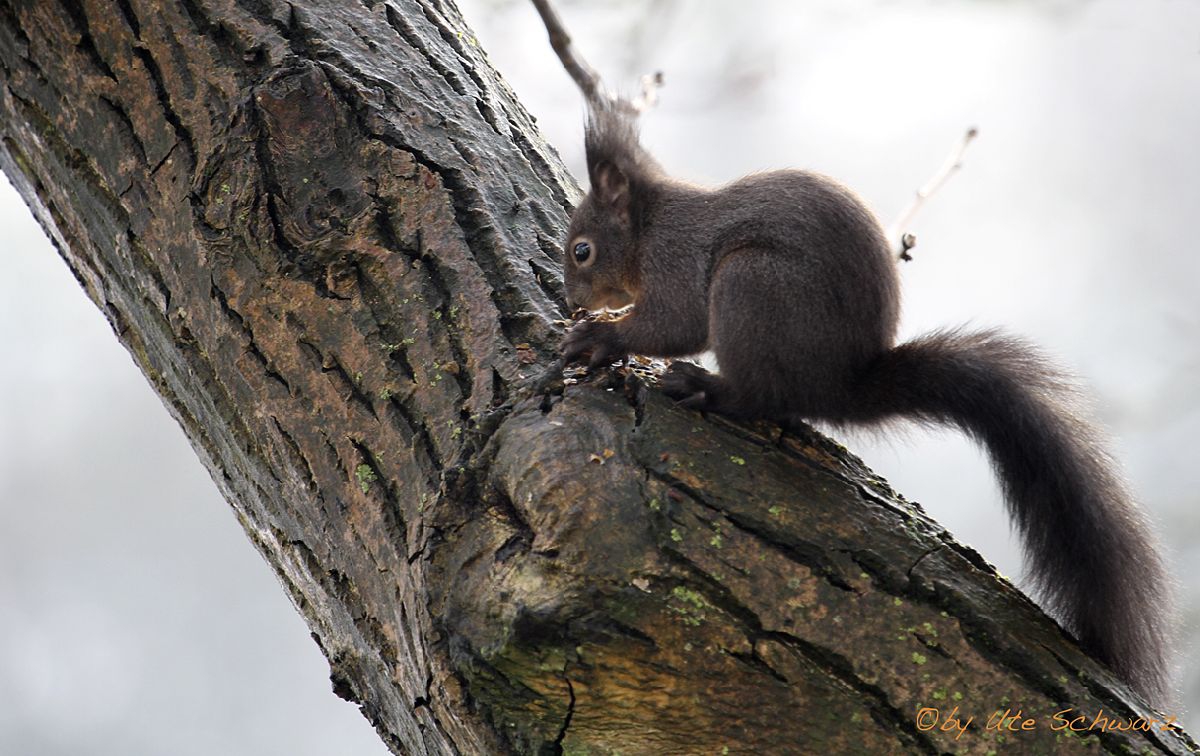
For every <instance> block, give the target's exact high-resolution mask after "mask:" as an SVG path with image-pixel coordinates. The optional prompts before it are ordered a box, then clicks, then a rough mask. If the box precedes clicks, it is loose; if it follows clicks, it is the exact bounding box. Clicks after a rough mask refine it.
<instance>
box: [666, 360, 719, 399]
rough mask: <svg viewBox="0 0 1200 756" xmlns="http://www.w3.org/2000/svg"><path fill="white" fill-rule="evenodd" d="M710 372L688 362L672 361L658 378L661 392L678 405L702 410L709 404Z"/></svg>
mask: <svg viewBox="0 0 1200 756" xmlns="http://www.w3.org/2000/svg"><path fill="white" fill-rule="evenodd" d="M712 378H713V376H712V374H711V373H709V372H708V371H707V370H705V369H704V368H702V367H700V366H699V365H694V364H692V363H690V362H672V363H671V367H669V368H667V372H665V373H663V375H662V377H660V378H659V379H658V385H659V386H660V387H661V388H662V390H663V393H664V394H666V395H667V396H669V397H671V398H672V399H674V400H675V401H676V402H677V403H678V404H679V405H680V406H683V407H688V408H689V409H697V410H703V409H706V408H707V407H708V405H709V394H708V392H709V389H710V388H711V384H712Z"/></svg>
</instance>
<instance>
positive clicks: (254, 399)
mask: <svg viewBox="0 0 1200 756" xmlns="http://www.w3.org/2000/svg"><path fill="white" fill-rule="evenodd" d="M0 118H2V119H3V121H2V125H0V136H2V140H3V148H2V149H0V165H2V166H3V169H4V170H5V172H6V173H7V174H8V175H9V177H10V178H11V179H12V180H13V182H14V183H15V184H16V185H17V187H18V189H19V190H20V192H21V193H22V195H23V196H24V197H25V199H26V201H27V202H28V203H29V205H30V207H31V208H32V209H33V211H34V214H35V215H36V216H37V218H38V220H39V221H40V222H41V224H42V226H43V227H44V228H45V230H46V232H47V234H48V235H49V236H50V238H51V239H52V240H53V242H54V244H55V245H56V246H57V248H58V250H59V251H60V253H61V254H62V256H63V258H64V259H65V260H66V261H67V263H68V264H69V265H70V267H71V269H72V270H73V271H74V273H75V275H76V277H77V278H78V279H79V282H80V283H81V285H82V286H83V287H84V288H85V289H86V290H87V293H88V295H89V296H90V297H91V298H92V300H93V301H95V303H96V304H97V306H98V307H100V308H101V309H102V310H103V312H104V313H105V315H106V316H107V317H108V319H109V321H110V322H111V323H112V326H113V329H114V331H115V332H116V334H117V336H118V337H119V338H120V339H121V341H122V343H124V344H125V345H126V346H127V348H128V349H129V351H130V353H131V354H132V355H133V357H134V359H135V360H136V361H137V363H138V364H139V365H140V366H141V368H142V370H143V371H144V372H145V374H146V376H147V378H148V379H149V380H150V381H151V382H152V384H153V385H154V387H155V389H156V390H157V391H158V392H159V394H160V395H161V396H162V398H163V401H164V403H165V404H166V406H167V408H168V409H169V410H170V412H171V413H172V414H173V415H174V416H175V417H176V419H177V420H178V421H179V423H180V425H181V426H182V427H183V428H184V430H185V431H186V433H187V435H188V437H189V438H190V439H191V441H192V444H193V446H194V447H195V449H196V452H197V453H198V454H199V455H200V457H201V458H202V459H203V461H204V463H205V465H207V467H208V469H209V470H210V471H211V472H212V476H213V479H214V480H215V481H216V483H217V485H218V486H219V487H220V489H221V491H222V493H223V494H224V495H225V497H226V498H227V500H228V501H229V502H230V504H231V505H232V507H233V509H234V511H235V513H236V515H237V517H238V518H239V520H240V521H241V523H242V525H243V527H244V528H245V531H246V533H247V534H248V535H249V536H250V538H251V540H252V541H253V542H254V544H255V546H256V547H257V548H258V549H259V551H261V553H262V554H263V555H264V556H265V557H266V559H267V560H268V561H269V562H270V563H271V565H272V566H273V567H274V569H275V570H276V572H277V573H278V575H279V577H280V579H281V581H282V583H283V585H284V586H285V587H286V588H287V590H288V591H289V592H290V594H291V596H292V598H293V600H294V601H295V604H296V606H297V607H298V609H299V610H300V611H301V612H302V613H303V615H304V616H305V618H306V619H307V621H308V623H309V625H310V627H311V628H312V631H313V637H314V639H316V641H317V642H318V643H319V644H320V645H321V648H322V649H323V651H324V652H325V654H326V655H327V656H328V658H329V661H330V666H331V670H332V674H331V676H332V680H333V684H334V690H335V692H336V693H338V695H341V696H343V697H345V698H349V699H352V700H354V701H357V702H359V703H360V704H361V706H362V710H363V712H364V714H365V715H366V716H367V717H368V718H369V719H370V721H371V722H372V723H373V724H374V725H375V727H376V728H377V729H378V731H379V733H380V735H381V737H382V738H383V739H384V740H385V741H386V742H387V743H388V745H389V746H390V747H391V748H392V750H394V751H395V752H396V753H467V754H475V753H503V752H510V751H517V752H539V751H540V752H572V753H616V752H620V753H625V754H631V753H653V754H666V753H725V752H728V753H785V752H791V753H797V752H814V753H842V752H845V753H849V752H870V753H894V752H899V751H912V752H929V753H933V752H943V751H951V750H955V749H959V750H962V751H964V752H965V751H970V752H980V753H983V752H987V751H989V750H993V749H998V748H1000V747H1001V744H1003V743H1005V742H1007V743H1008V744H1010V745H1015V744H1019V746H1018V747H1019V749H1020V751H1021V752H1029V753H1034V752H1045V753H1049V752H1056V753H1059V752H1061V753H1068V752H1075V751H1085V750H1089V751H1096V750H1109V751H1114V752H1139V753H1140V752H1143V751H1144V750H1152V751H1157V750H1162V751H1167V752H1171V753H1185V752H1191V751H1193V750H1194V748H1195V745H1194V744H1193V743H1192V741H1190V740H1189V739H1187V738H1186V736H1183V735H1181V734H1177V733H1173V732H1165V731H1161V730H1159V729H1158V728H1157V727H1155V728H1153V729H1152V730H1151V731H1149V732H1120V733H1119V732H1097V731H1093V732H1091V733H1090V734H1089V733H1080V734H1079V735H1075V736H1072V735H1071V734H1070V733H1064V732H1061V731H1060V732H1055V731H1054V730H1053V729H1051V726H1050V725H1051V724H1053V723H1052V721H1051V720H1050V717H1051V715H1052V714H1053V713H1054V712H1057V711H1060V710H1063V709H1067V708H1074V709H1075V710H1076V712H1078V713H1080V714H1083V715H1086V716H1088V717H1091V716H1094V715H1096V714H1098V713H1099V712H1100V711H1101V710H1103V711H1104V713H1105V714H1107V715H1109V716H1112V717H1116V718H1120V719H1125V718H1132V717H1137V716H1139V715H1140V714H1143V713H1144V709H1143V707H1142V706H1141V705H1140V704H1139V703H1137V702H1136V700H1135V699H1134V698H1133V697H1132V696H1131V695H1130V694H1128V693H1127V692H1125V690H1124V689H1123V687H1122V686H1121V685H1120V684H1118V683H1116V682H1115V681H1114V679H1113V677H1112V675H1111V674H1110V673H1109V672H1108V671H1106V670H1105V669H1103V668H1102V667H1100V666H1098V665H1097V664H1096V663H1095V662H1093V661H1091V660H1090V659H1088V658H1086V657H1085V656H1084V655H1083V654H1082V653H1081V652H1080V651H1079V650H1078V649H1077V648H1076V647H1075V646H1074V645H1073V644H1072V643H1071V642H1070V640H1069V639H1067V638H1066V637H1065V636H1064V635H1063V634H1062V633H1061V631H1060V630H1059V629H1058V628H1057V626H1056V625H1055V624H1054V623H1053V622H1052V621H1050V620H1049V619H1047V618H1046V617H1045V616H1044V615H1043V614H1042V613H1041V612H1040V611H1039V610H1038V609H1037V608H1036V607H1035V606H1034V605H1033V604H1031V603H1030V602H1029V601H1028V600H1026V599H1025V598H1024V597H1023V596H1022V595H1021V594H1020V593H1019V592H1018V591H1016V590H1015V589H1014V588H1013V587H1012V586H1011V585H1009V584H1008V583H1007V582H1005V581H1004V580H1002V579H1000V578H998V577H997V576H996V575H995V573H994V571H993V570H992V569H991V568H990V567H989V566H988V565H987V564H986V563H984V562H983V560H981V559H980V558H979V557H978V556H977V555H976V554H974V553H973V552H972V551H970V550H969V549H967V548H964V547H962V546H960V545H958V544H956V543H955V542H954V541H953V540H952V539H950V538H949V537H948V536H947V535H946V534H945V532H944V531H942V530H941V529H940V528H938V527H937V526H936V525H935V524H934V523H932V522H931V521H930V520H929V519H927V518H926V517H925V516H924V515H923V514H922V513H921V512H920V511H919V509H918V508H916V507H915V506H913V505H910V504H908V503H906V502H905V501H904V500H903V499H901V498H900V497H899V496H897V495H896V494H895V493H894V492H892V491H891V490H890V489H889V488H888V487H887V486H886V484H884V483H883V482H882V481H880V480H878V479H877V478H875V477H874V476H872V475H871V474H870V473H869V472H868V471H867V470H865V469H863V468H862V466H861V465H860V464H859V463H858V462H856V461H855V460H854V459H853V458H852V457H851V456H850V455H848V454H847V453H846V452H845V451H844V450H843V449H841V448H840V447H837V446H835V445H833V444H832V443H830V442H828V441H825V440H823V439H822V438H820V437H819V436H816V435H815V434H811V433H809V432H807V431H804V430H798V431H796V432H794V433H791V434H786V435H785V434H781V433H779V431H778V430H777V429H771V428H767V427H755V428H746V427H740V426H735V425H731V424H727V423H723V422H721V421H717V420H711V419H705V418H702V417H700V416H699V415H696V414H694V413H689V412H686V411H682V410H679V409H676V408H674V407H673V406H671V405H670V403H669V402H667V401H665V400H664V399H663V398H662V397H661V396H660V395H659V394H658V393H657V392H656V391H654V390H653V389H651V390H646V389H644V388H642V387H641V386H640V385H639V384H637V383H636V382H633V381H631V382H628V383H622V382H621V381H619V380H616V379H615V378H613V377H612V376H609V377H608V378H605V379H602V380H600V381H598V382H590V383H589V382H585V383H581V384H578V385H569V386H566V387H565V388H564V387H563V386H562V385H561V383H554V382H551V383H549V384H546V383H545V382H539V381H538V379H539V377H540V376H542V375H543V373H544V372H545V370H546V369H547V367H548V366H550V365H551V364H552V362H553V359H554V356H555V347H556V344H557V342H558V340H559V339H560V338H561V334H562V331H561V327H560V325H559V324H557V323H556V322H555V319H556V318H559V317H561V315H562V309H563V307H562V298H561V278H560V267H561V266H560V253H559V250H558V241H559V240H560V238H561V236H562V234H563V231H564V224H565V218H566V213H567V211H568V209H569V206H570V205H571V202H572V200H573V198H574V197H575V196H576V191H577V190H576V188H575V185H574V184H573V182H572V181H571V179H570V178H569V177H568V176H567V175H566V173H565V171H564V170H563V168H562V166H561V164H560V162H559V160H558V158H557V156H556V155H555V153H554V152H553V151H552V150H551V149H550V148H548V147H547V146H546V145H545V144H544V143H543V141H542V140H541V138H540V137H539V136H538V134H537V131H536V129H535V128H534V126H533V124H532V120H531V119H530V118H529V116H528V115H527V114H526V113H525V112H524V110H522V108H521V106H520V105H519V103H518V102H517V101H516V99H515V98H514V96H513V95H512V93H511V91H510V90H509V89H508V88H507V87H506V86H505V85H504V83H503V82H502V81H501V80H500V79H499V77H498V76H497V75H496V73H495V72H494V71H493V70H492V69H491V68H490V66H489V65H488V63H487V62H486V60H485V59H484V57H483V54H482V52H481V51H480V50H479V48H478V47H477V45H476V43H475V40H474V38H473V36H472V35H471V32H470V30H469V29H468V28H466V26H465V25H464V24H463V22H462V20H461V18H460V17H459V15H458V12H457V10H456V9H455V8H454V7H453V5H451V4H450V3H447V2H442V1H441V0H388V2H378V1H371V0H364V1H363V2H362V3H359V2H355V1H353V0H292V1H291V2H282V1H277V0H236V1H235V0H181V1H180V2H178V3H175V2H154V1H153V0H117V1H116V2H115V3H112V2H108V1H107V0H86V1H85V2H82V3H76V2H60V1H59V0H43V1H41V2H32V1H30V2H13V1H12V0H0ZM97 400H101V398H97ZM214 609H216V608H214ZM923 706H929V707H942V709H943V710H944V711H948V710H950V709H951V708H953V707H954V706H958V707H959V708H958V716H959V717H962V718H963V719H965V718H966V717H967V716H975V717H976V718H977V719H976V722H975V723H974V725H973V726H972V728H971V729H970V730H968V732H967V733H966V734H965V735H963V736H962V737H961V739H957V740H956V739H955V737H954V736H955V733H954V732H942V731H939V730H937V729H935V730H932V731H921V730H920V729H919V728H918V726H917V712H918V709H919V708H921V707H923ZM1006 708H1011V709H1012V713H1014V714H1015V713H1017V711H1018V710H1019V711H1021V712H1022V713H1023V715H1024V716H1032V717H1037V718H1038V720H1039V724H1038V726H1037V727H1036V729H1034V730H1032V731H1028V732H1018V733H1011V732H1010V733H1003V732H999V731H986V730H985V729H984V722H985V720H986V719H987V717H988V716H989V715H990V714H991V713H992V712H993V711H995V710H1004V709H1006ZM1089 721H1090V720H1089Z"/></svg>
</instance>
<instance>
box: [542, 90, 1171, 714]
mask: <svg viewBox="0 0 1200 756" xmlns="http://www.w3.org/2000/svg"><path fill="white" fill-rule="evenodd" d="M585 146H586V152H587V168H588V177H589V179H590V181H591V190H590V192H589V193H588V195H587V196H586V197H585V198H584V199H583V201H582V202H581V203H580V205H579V207H578V208H577V209H576V210H575V212H574V215H573V216H572V218H571V225H570V230H569V233H568V236H567V244H566V263H565V274H566V291H567V303H568V305H569V306H570V307H571V308H572V309H574V308H576V307H584V308H587V309H589V310H597V309H601V308H609V309H615V308H620V307H624V306H626V305H629V304H632V305H634V307H633V309H632V311H631V312H630V313H629V314H627V315H625V316H624V317H622V318H620V319H619V320H615V321H608V322H604V321H584V322H581V323H579V324H577V325H576V326H575V327H574V328H572V330H571V331H570V333H569V334H568V336H567V338H566V340H565V342H564V344H563V356H564V358H565V360H566V362H567V363H568V364H570V363H571V362H573V361H577V360H578V359H579V358H580V357H581V356H583V355H584V354H586V353H589V352H590V354H591V357H590V360H589V366H590V367H597V366H601V365H607V364H611V363H612V362H613V361H615V360H617V359H620V358H622V357H624V356H626V355H628V354H631V353H632V354H641V355H647V356H657V357H682V356H688V355H694V354H698V353H700V352H703V351H705V350H712V351H713V352H714V353H715V355H716V359H717V363H718V365H719V368H720V374H719V375H714V374H712V373H709V372H707V371H705V370H704V369H703V368H700V367H698V366H696V365H693V364H690V363H687V362H675V363H673V364H672V365H671V367H670V369H669V370H668V371H667V373H666V374H665V375H664V376H663V379H662V382H661V383H662V387H663V390H664V391H665V392H666V393H667V394H668V395H669V396H671V397H673V398H676V399H678V400H679V401H680V402H681V403H682V404H684V405H686V406H689V407H693V408H696V409H700V410H705V411H709V412H717V413H721V414H724V415H728V416H733V417H740V418H765V419H770V420H785V421H786V420H790V419H793V418H795V419H806V420H817V421H822V422H826V423H831V424H834V425H875V424H880V423H886V422H888V421H893V420H902V419H908V420H915V421H917V422H919V423H927V424H949V425H954V426H957V427H958V428H960V429H961V430H962V431H964V432H965V433H967V434H968V435H969V436H971V437H972V438H973V439H974V440H976V441H978V442H979V443H981V444H982V445H983V446H984V447H985V448H986V449H987V451H988V452H989V454H990V457H991V460H992V464H993V466H994V467H995V469H996V472H997V474H998V476H999V478H1000V481H1001V483H1002V486H1003V490H1004V494H1005V498H1006V501H1007V508H1008V511H1009V513H1010V515H1011V517H1012V518H1013V521H1014V523H1015V525H1016V527H1017V529H1018V531H1019V532H1020V533H1021V535H1022V537H1023V543H1024V551H1025V554H1026V559H1027V561H1028V562H1029V567H1030V573H1031V576H1032V583H1033V587H1034V588H1035V589H1036V590H1037V592H1038V594H1039V595H1040V597H1041V599H1042V602H1043V604H1044V605H1045V606H1046V607H1047V608H1048V609H1049V610H1050V611H1051V613H1053V614H1054V615H1055V616H1056V617H1057V618H1058V619H1059V620H1060V621H1061V622H1062V624H1063V625H1064V626H1065V627H1066V628H1067V630H1068V631H1070V632H1071V633H1072V634H1073V635H1074V636H1075V637H1076V638H1077V639H1078V640H1079V643H1080V644H1081V646H1082V647H1083V648H1084V649H1086V650H1087V651H1088V652H1089V653H1091V654H1092V655H1093V656H1095V657H1096V658H1098V659H1100V660H1101V661H1103V662H1105V663H1107V664H1108V665H1109V666H1110V667H1112V668H1113V669H1114V670H1115V671H1116V672H1117V673H1118V675H1119V676H1120V677H1122V678H1123V679H1124V680H1126V681H1127V682H1128V683H1129V684H1130V685H1131V686H1132V687H1134V688H1135V689H1136V690H1138V691H1139V692H1140V693H1142V694H1143V695H1144V696H1145V697H1146V698H1147V699H1149V700H1151V701H1157V702H1162V701H1163V699H1164V697H1165V696H1166V694H1167V688H1168V677H1169V673H1168V668H1167V662H1166V658H1165V656H1166V645H1167V642H1168V636H1169V625H1170V621H1169V619H1168V617H1169V615H1170V612H1169V598H1170V595H1169V594H1170V590H1169V582H1168V580H1167V577H1166V575H1165V571H1164V568H1163V565H1162V562H1161V560H1160V558H1159V555H1158V551H1157V548H1156V546H1155V544H1154V540H1153V538H1152V537H1151V534H1150V531H1149V529H1148V527H1147V525H1146V523H1145V522H1144V520H1143V518H1142V515H1141V514H1140V512H1139V511H1138V508H1137V506H1136V505H1135V504H1134V502H1133V501H1132V499H1131V497H1130V495H1129V494H1128V493H1127V491H1126V490H1125V487H1124V485H1123V484H1122V482H1121V480H1120V479H1119V477H1118V476H1117V474H1115V473H1114V472H1113V470H1114V464H1113V462H1112V461H1111V459H1110V458H1109V457H1108V456H1107V454H1106V452H1105V451H1104V440H1103V437H1102V435H1101V434H1100V433H1099V432H1098V431H1097V430H1096V429H1095V428H1093V427H1092V426H1091V425H1089V424H1088V423H1087V422H1086V421H1085V420H1083V419H1081V418H1080V416H1079V414H1078V412H1077V411H1076V410H1075V409H1074V407H1073V406H1072V396H1073V394H1072V389H1071V387H1070V385H1069V382H1068V381H1067V380H1066V379H1065V378H1064V377H1063V376H1062V374H1061V373H1059V372H1058V371H1057V370H1056V369H1055V368H1053V367H1052V366H1051V365H1049V364H1048V363H1047V362H1046V360H1045V359H1044V358H1043V357H1042V356H1040V355H1039V354H1038V352H1036V351H1035V350H1034V349H1032V348H1031V347H1030V346H1028V345H1027V344H1025V343H1024V342H1022V341H1020V340H1019V339H1016V338H1013V337H1011V336H1007V335H1004V334H1002V333H1000V332H998V331H981V332H974V333H973V332H968V331H963V330H946V331H940V332H936V333H932V334H929V335H926V336H923V337H921V338H918V339H915V340H913V341H909V342H907V343H904V344H900V345H897V344H896V327H897V321H898V318H899V313H900V295H899V282H898V278H897V270H896V261H895V257H894V256H893V254H892V252H891V250H890V248H889V245H888V243H887V241H886V239H885V236H884V232H883V230H882V228H881V227H880V225H879V223H878V221H877V220H876V218H875V217H874V215H873V214H872V213H871V212H870V211H869V210H868V209H867V208H866V207H864V205H863V203H862V201H861V200H860V199H859V198H858V197H857V196H855V195H854V194H853V193H852V192H851V191H849V190H848V189H846V188H844V187H843V186H841V185H840V184H838V183H837V182H835V181H833V180H832V179H829V178H826V177H824V176H820V175H816V174H813V173H807V172H803V171H796V170H785V171H775V172H771V173H762V174H757V175H752V176H749V177H747V178H743V179H741V180H738V181H735V182H733V183H731V184H729V185H727V186H724V187H721V188H719V189H715V190H714V189H705V188H700V187H696V186H690V185H688V184H685V183H682V182H680V181H676V180H673V179H671V178H670V177H669V176H667V175H665V173H664V172H663V170H662V169H661V167H660V166H659V165H658V163H657V162H656V161H655V160H654V159H653V158H652V157H651V156H650V155H649V154H648V153H647V152H646V151H645V150H644V149H643V148H642V147H641V145H640V144H639V142H638V135H637V130H636V125H635V122H634V119H633V117H631V116H630V115H629V114H627V113H625V112H622V111H621V110H619V109H618V108H616V107H612V106H606V105H604V104H593V105H592V106H591V108H590V115H589V119H588V123H587V126H586V140H585Z"/></svg>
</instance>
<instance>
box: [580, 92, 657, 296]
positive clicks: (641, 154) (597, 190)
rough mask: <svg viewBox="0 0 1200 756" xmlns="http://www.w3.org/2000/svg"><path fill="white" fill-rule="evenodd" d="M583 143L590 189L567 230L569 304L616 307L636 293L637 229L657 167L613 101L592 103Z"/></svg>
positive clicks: (637, 267)
mask: <svg viewBox="0 0 1200 756" xmlns="http://www.w3.org/2000/svg"><path fill="white" fill-rule="evenodd" d="M584 145H585V147H586V151H587V167H588V179H589V180H590V182H591V189H590V190H589V191H588V193H587V196H586V197H584V198H583V201H582V202H580V203H579V207H577V208H575V212H574V214H572V215H571V227H570V230H569V231H568V232H567V245H566V249H565V252H566V260H565V262H564V275H565V277H566V283H567V306H568V307H570V308H571V309H572V310H574V309H575V308H577V307H583V308H585V309H588V310H599V309H603V308H608V309H610V310H616V309H620V308H622V307H625V306H626V305H629V304H632V303H633V302H634V301H636V299H637V295H638V289H639V281H638V278H639V267H640V266H639V265H638V260H637V251H636V250H637V243H638V235H639V231H640V228H641V224H642V222H643V220H644V218H645V212H646V210H647V206H648V204H649V202H650V195H651V192H652V187H653V183H654V179H655V177H656V175H657V174H658V173H659V169H658V165H657V164H656V163H655V162H654V159H653V158H651V157H650V156H649V155H648V154H647V153H646V152H645V151H644V150H643V149H642V148H641V145H639V144H638V138H637V129H636V128H635V126H634V121H633V117H632V116H631V115H628V114H626V113H622V112H620V111H618V110H617V109H615V108H613V107H593V108H592V109H591V112H590V116H589V118H588V122H587V127H586V131H585V139H584Z"/></svg>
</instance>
